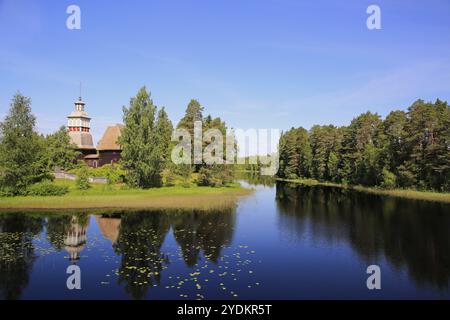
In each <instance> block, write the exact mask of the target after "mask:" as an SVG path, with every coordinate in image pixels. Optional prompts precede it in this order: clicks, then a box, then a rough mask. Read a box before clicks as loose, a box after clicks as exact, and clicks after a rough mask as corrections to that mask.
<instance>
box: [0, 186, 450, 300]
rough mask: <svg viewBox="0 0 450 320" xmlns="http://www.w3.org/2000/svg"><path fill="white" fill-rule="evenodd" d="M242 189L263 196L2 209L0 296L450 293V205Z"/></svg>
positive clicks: (326, 191)
mask: <svg viewBox="0 0 450 320" xmlns="http://www.w3.org/2000/svg"><path fill="white" fill-rule="evenodd" d="M243 183H244V184H246V185H249V184H250V185H251V186H252V187H253V188H255V189H256V192H255V193H253V194H252V195H250V196H248V197H245V198H242V199H240V200H239V201H238V202H237V203H236V206H235V207H232V208H227V209H221V210H211V211H208V212H196V211H186V210H170V211H149V212H110V213H108V214H101V213H99V214H92V212H89V211H87V212H82V213H74V214H69V213H67V214H45V213H0V298H2V299H330V298H331V299H332V298H337V299H347V298H354V299H383V298H387V299H415V298H425V299H427V298H438V299H449V298H450V287H449V284H450V206H449V205H448V204H439V203H433V202H425V201H414V200H406V199H398V198H390V197H383V196H376V195H368V194H364V193H358V192H354V191H348V190H342V189H337V188H330V187H304V186H298V185H287V184H284V183H277V184H275V183H273V182H271V181H266V182H265V183H263V182H262V181H258V180H253V181H252V180H247V181H245V182H243ZM371 264H376V265H379V266H380V268H381V290H368V289H367V286H366V280H367V277H368V276H369V275H368V274H367V273H366V269H367V267H368V266H369V265H371ZM71 265H77V266H79V267H80V270H81V290H68V288H67V286H66V281H67V278H68V277H69V276H70V274H67V273H66V270H67V268H68V267H69V266H71Z"/></svg>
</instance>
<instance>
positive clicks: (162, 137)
mask: <svg viewBox="0 0 450 320" xmlns="http://www.w3.org/2000/svg"><path fill="white" fill-rule="evenodd" d="M172 131H173V125H172V122H171V121H170V119H169V116H168V115H167V113H166V110H165V109H164V107H163V108H161V110H159V112H158V119H157V121H156V134H155V143H156V148H157V154H158V156H159V158H160V160H159V161H160V164H161V165H162V166H163V169H165V168H166V167H167V162H169V161H170V156H171V155H170V150H171V148H170V147H171V144H172V143H171V138H172Z"/></svg>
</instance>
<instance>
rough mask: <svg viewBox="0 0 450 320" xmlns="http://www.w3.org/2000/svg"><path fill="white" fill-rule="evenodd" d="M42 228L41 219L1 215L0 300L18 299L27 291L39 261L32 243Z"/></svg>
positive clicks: (42, 220) (21, 215)
mask: <svg viewBox="0 0 450 320" xmlns="http://www.w3.org/2000/svg"><path fill="white" fill-rule="evenodd" d="M43 225H44V219H42V218H40V217H33V216H27V215H23V214H8V215H0V298H2V299H18V298H19V297H20V295H21V293H22V290H23V289H24V288H26V287H27V285H28V282H29V274H30V272H31V270H32V268H33V263H34V261H35V260H36V255H35V253H34V249H33V244H32V240H33V237H34V236H35V235H37V234H39V233H40V232H41V231H42V227H43Z"/></svg>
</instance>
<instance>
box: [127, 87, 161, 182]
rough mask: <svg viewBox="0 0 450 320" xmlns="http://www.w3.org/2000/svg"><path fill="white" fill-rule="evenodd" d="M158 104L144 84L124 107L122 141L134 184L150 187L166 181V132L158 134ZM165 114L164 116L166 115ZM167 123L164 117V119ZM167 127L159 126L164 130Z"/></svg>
mask: <svg viewBox="0 0 450 320" xmlns="http://www.w3.org/2000/svg"><path fill="white" fill-rule="evenodd" d="M156 110H157V108H156V106H155V105H154V104H153V101H152V99H151V98H150V93H149V92H148V91H147V89H146V88H145V87H142V88H141V89H140V90H139V92H138V93H137V95H136V96H135V97H133V98H131V100H130V106H129V107H128V108H127V107H124V108H123V113H124V115H123V120H124V125H125V126H124V128H123V130H122V135H121V137H120V139H119V143H120V145H121V146H122V164H123V167H124V169H125V170H126V171H127V176H126V178H127V179H126V180H127V183H128V184H129V185H131V186H133V187H139V188H150V187H159V186H161V184H162V178H161V175H162V171H163V169H164V166H163V165H162V163H161V159H162V158H163V156H162V154H161V146H159V145H158V143H160V142H161V141H160V140H158V139H162V138H163V135H159V136H158V134H157V130H156V128H157V122H156V121H155V114H156ZM164 113H165V112H163V113H162V115H161V116H163V115H164ZM161 122H163V120H161ZM162 127H163V126H162V125H161V126H160V127H159V129H160V130H161V132H163V131H164V130H163V128H162Z"/></svg>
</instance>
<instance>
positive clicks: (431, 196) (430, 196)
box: [276, 178, 450, 203]
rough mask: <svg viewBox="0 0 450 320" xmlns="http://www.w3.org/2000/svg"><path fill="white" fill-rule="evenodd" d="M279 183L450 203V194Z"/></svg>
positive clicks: (304, 182) (301, 181) (314, 182)
mask: <svg viewBox="0 0 450 320" xmlns="http://www.w3.org/2000/svg"><path fill="white" fill-rule="evenodd" d="M276 180H277V181H284V182H290V183H296V184H301V185H306V186H325V187H335V188H343V189H349V190H355V191H359V192H365V193H371V194H378V195H383V196H392V197H397V198H407V199H414V200H425V201H436V202H444V203H450V193H441V192H433V191H419V190H411V189H392V190H388V189H381V188H374V187H364V186H352V185H344V184H339V183H334V182H321V181H317V180H314V179H294V180H292V179H281V178H277V179H276Z"/></svg>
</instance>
